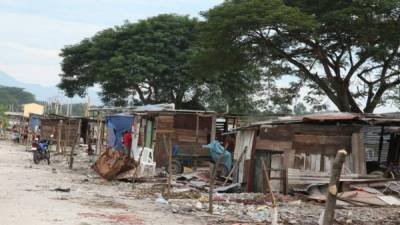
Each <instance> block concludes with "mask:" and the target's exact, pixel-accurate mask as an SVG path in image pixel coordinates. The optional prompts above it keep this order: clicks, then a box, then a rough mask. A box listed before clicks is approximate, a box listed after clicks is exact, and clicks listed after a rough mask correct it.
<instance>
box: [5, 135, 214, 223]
mask: <svg viewBox="0 0 400 225" xmlns="http://www.w3.org/2000/svg"><path fill="white" fill-rule="evenodd" d="M88 165H89V162H86V163H82V162H79V160H78V159H77V161H76V168H75V169H74V171H71V170H69V169H68V167H67V163H66V161H65V159H64V158H63V157H62V156H54V157H53V158H52V164H51V165H47V164H46V163H45V162H44V161H43V162H41V163H40V164H39V165H35V164H33V161H32V153H30V152H26V151H25V147H24V146H20V145H14V144H12V143H11V142H7V141H0V225H27V224H30V225H55V224H63V225H105V224H107V225H114V224H116V225H130V224H138V225H141V224H143V225H147V224H154V225H158V224H171V225H175V224H186V225H200V224H206V223H205V222H204V221H202V220H201V219H199V218H196V219H195V218H194V217H192V216H191V217H188V216H184V215H179V214H172V213H170V212H169V211H168V210H165V209H164V208H163V207H167V206H163V205H158V204H156V203H155V202H154V197H153V198H148V199H146V198H144V199H137V198H136V197H135V195H134V193H133V191H132V184H130V183H120V182H106V181H103V180H102V179H100V178H98V177H97V176H95V175H94V174H93V172H91V170H90V168H89V167H88ZM57 188H64V189H68V188H69V189H70V192H60V191H55V189H57Z"/></svg>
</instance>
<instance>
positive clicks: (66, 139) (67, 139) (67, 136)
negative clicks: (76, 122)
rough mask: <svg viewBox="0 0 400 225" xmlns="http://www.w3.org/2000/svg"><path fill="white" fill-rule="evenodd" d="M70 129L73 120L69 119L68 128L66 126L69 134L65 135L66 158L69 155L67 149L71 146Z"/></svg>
mask: <svg viewBox="0 0 400 225" xmlns="http://www.w3.org/2000/svg"><path fill="white" fill-rule="evenodd" d="M70 127H71V120H70V119H69V118H68V126H66V129H67V133H66V135H65V139H64V149H63V155H64V156H65V155H66V154H67V147H68V145H69V136H70V130H71V129H70Z"/></svg>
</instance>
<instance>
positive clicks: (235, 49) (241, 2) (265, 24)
mask: <svg viewBox="0 0 400 225" xmlns="http://www.w3.org/2000/svg"><path fill="white" fill-rule="evenodd" d="M203 16H204V17H205V19H206V21H205V22H204V24H203V26H202V32H203V34H202V40H203V44H204V48H205V51H203V52H202V54H201V55H200V56H199V57H200V58H202V60H200V61H201V62H203V65H206V66H205V67H203V68H206V69H207V71H211V70H214V71H220V72H221V71H227V70H241V69H242V68H243V66H248V65H249V64H251V65H255V66H258V67H260V68H263V69H264V70H266V73H268V76H270V77H274V78H279V77H281V76H283V75H290V76H294V77H296V78H297V79H296V80H295V82H293V83H292V90H293V93H294V94H292V95H298V93H299V89H300V88H303V90H304V88H305V87H306V90H307V91H308V96H307V99H308V100H309V101H311V102H312V101H313V100H314V101H315V97H318V96H319V97H320V96H326V97H328V98H329V99H330V100H331V101H332V102H333V104H334V105H336V107H337V108H338V109H339V110H340V111H346V112H365V113H371V112H373V111H374V110H375V108H376V107H377V106H378V105H380V104H384V103H385V102H386V101H388V100H390V99H391V95H393V94H394V92H395V91H396V88H398V85H399V84H400V68H399V66H400V52H399V50H400V49H399V45H400V1H399V0H337V1H332V0H296V1H295V0H226V1H225V2H224V3H222V4H221V5H219V6H216V7H215V8H213V9H211V10H209V11H207V12H205V13H203Z"/></svg>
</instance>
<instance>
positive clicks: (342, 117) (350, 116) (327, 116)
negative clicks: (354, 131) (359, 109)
mask: <svg viewBox="0 0 400 225" xmlns="http://www.w3.org/2000/svg"><path fill="white" fill-rule="evenodd" d="M362 118H364V116H363V115H361V114H356V113H323V114H311V115H306V116H303V121H304V122H306V121H348V120H360V119H362Z"/></svg>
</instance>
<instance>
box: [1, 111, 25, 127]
mask: <svg viewBox="0 0 400 225" xmlns="http://www.w3.org/2000/svg"><path fill="white" fill-rule="evenodd" d="M4 116H5V117H6V118H7V121H8V128H12V127H14V126H15V127H20V126H22V125H23V124H24V117H23V113H22V112H5V113H4ZM5 128H6V127H5Z"/></svg>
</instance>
